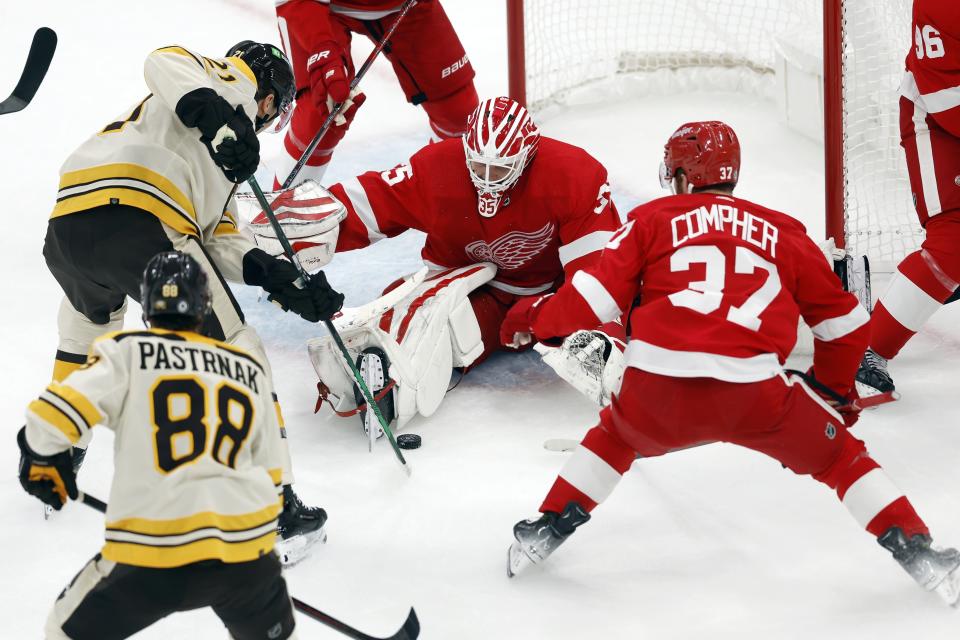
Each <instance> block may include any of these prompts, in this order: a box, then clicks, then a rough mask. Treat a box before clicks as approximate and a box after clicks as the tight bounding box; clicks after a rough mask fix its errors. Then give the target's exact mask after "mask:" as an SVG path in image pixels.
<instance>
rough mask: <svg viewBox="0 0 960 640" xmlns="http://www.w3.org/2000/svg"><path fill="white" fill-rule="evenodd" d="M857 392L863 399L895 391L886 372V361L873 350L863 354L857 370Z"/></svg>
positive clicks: (891, 379)
mask: <svg viewBox="0 0 960 640" xmlns="http://www.w3.org/2000/svg"><path fill="white" fill-rule="evenodd" d="M857 390H858V391H859V393H860V395H861V396H863V397H867V396H870V395H873V394H875V393H889V392H891V391H895V390H896V387H895V386H894V384H893V378H891V377H890V373H889V372H887V359H886V358H883V357H880V356H878V355H877V354H876V353H874V351H873V349H867V352H866V353H865V354H863V360H862V361H861V362H860V368H859V369H858V370H857Z"/></svg>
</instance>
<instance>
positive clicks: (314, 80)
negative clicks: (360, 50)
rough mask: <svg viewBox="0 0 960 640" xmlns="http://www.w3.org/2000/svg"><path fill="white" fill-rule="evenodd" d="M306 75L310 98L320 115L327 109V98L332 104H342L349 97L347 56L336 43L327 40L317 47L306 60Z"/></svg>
mask: <svg viewBox="0 0 960 640" xmlns="http://www.w3.org/2000/svg"><path fill="white" fill-rule="evenodd" d="M307 73H308V74H309V76H310V96H311V98H312V99H313V103H314V104H315V105H316V106H317V110H318V111H320V112H321V113H324V110H325V109H327V105H328V104H329V102H328V98H329V99H330V100H331V101H332V102H343V101H344V100H346V99H347V97H348V96H349V94H350V78H349V76H348V72H347V56H346V55H345V53H344V51H343V48H342V47H341V46H340V45H339V44H337V43H336V42H334V41H332V40H328V41H326V42H321V43H319V44H318V45H317V47H316V50H315V53H313V54H312V55H311V56H310V57H309V58H307ZM326 113H329V111H326Z"/></svg>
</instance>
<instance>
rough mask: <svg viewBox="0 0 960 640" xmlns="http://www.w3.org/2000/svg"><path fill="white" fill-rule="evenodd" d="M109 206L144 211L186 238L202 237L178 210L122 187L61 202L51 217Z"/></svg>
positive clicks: (147, 195)
mask: <svg viewBox="0 0 960 640" xmlns="http://www.w3.org/2000/svg"><path fill="white" fill-rule="evenodd" d="M108 204H125V205H128V206H131V207H136V208H137V209H142V210H144V211H146V212H148V213H152V214H153V215H155V216H157V218H159V219H160V221H161V222H163V223H164V224H165V225H167V226H168V227H170V228H171V229H173V230H174V231H177V232H178V233H181V234H183V235H185V236H199V235H200V232H199V228H198V227H197V226H196V225H195V224H191V223H190V222H188V221H187V220H186V219H185V218H184V217H183V214H182V213H180V212H178V211H177V210H176V209H172V208H171V207H170V206H169V205H167V204H166V203H165V202H163V201H162V200H158V199H157V198H155V197H154V196H152V195H151V194H149V193H143V192H141V191H135V190H133V189H124V188H122V187H112V188H109V189H101V190H99V191H94V192H91V193H84V194H82V195H78V196H73V197H71V198H69V199H66V200H61V201H60V202H58V203H57V205H56V206H55V207H54V209H53V214H52V215H51V216H50V217H51V218H57V217H59V216H65V215H69V214H71V213H77V212H79V211H86V210H88V209H94V208H96V207H102V206H104V205H108Z"/></svg>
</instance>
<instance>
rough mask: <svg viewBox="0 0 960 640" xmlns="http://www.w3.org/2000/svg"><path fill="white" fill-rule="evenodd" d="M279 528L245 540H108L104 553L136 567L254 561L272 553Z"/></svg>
mask: <svg viewBox="0 0 960 640" xmlns="http://www.w3.org/2000/svg"><path fill="white" fill-rule="evenodd" d="M276 538H277V532H276V531H270V532H269V533H266V534H264V535H262V536H260V537H259V538H254V539H253V540H248V541H245V542H227V541H225V540H221V539H219V538H205V539H203V540H197V541H195V542H190V543H187V544H184V545H181V546H178V547H154V546H148V545H143V544H137V543H134V542H112V541H111V542H107V543H105V544H104V545H103V551H102V553H103V557H104V558H106V559H107V560H112V561H113V562H120V563H123V564H129V565H133V566H136V567H152V568H157V569H167V568H171V567H180V566H183V565H185V564H190V563H192V562H200V561H201V560H220V561H222V562H250V561H251V560H256V559H257V558H259V557H260V556H263V555H265V554H267V553H270V552H271V551H272V550H273V547H274V544H275V543H276Z"/></svg>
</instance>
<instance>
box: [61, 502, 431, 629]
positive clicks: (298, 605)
mask: <svg viewBox="0 0 960 640" xmlns="http://www.w3.org/2000/svg"><path fill="white" fill-rule="evenodd" d="M79 493H80V495H79V496H77V499H78V500H79V501H80V502H82V503H83V504H85V505H87V506H88V507H90V508H91V509H94V510H96V511H99V512H100V513H106V512H107V503H106V502H104V501H103V500H100V499H98V498H95V497H94V496H92V495H90V494H89V493H85V492H83V491H80V492H79ZM290 599H291V600H292V601H293V608H294V609H296V610H297V611H299V612H300V613H302V614H303V615H305V616H307V617H308V618H313V619H314V620H316V621H317V622H320V623H323V624H325V625H327V626H328V627H330V628H331V629H335V630H336V631H339V632H340V633H342V634H343V635H345V636H347V637H348V638H353V639H354V640H416V638H417V637H418V636H419V635H420V621H419V620H418V619H417V612H416V611H414V610H413V607H410V613H409V614H407V619H406V620H405V621H404V623H403V626H402V627H400V630H399V631H397V632H396V633H395V634H393V635H392V636H390V637H388V638H379V637H377V636H371V635H367V634H366V633H363V632H362V631H360V630H358V629H354V628H353V627H351V626H350V625H348V624H346V623H345V622H340V621H339V620H337V619H336V618H334V617H333V616H331V615H329V614H326V613H324V612H323V611H320V610H319V609H317V608H316V607H312V606H310V605H309V604H307V603H306V602H304V601H302V600H298V599H297V598H294V597H291V598H290Z"/></svg>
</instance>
